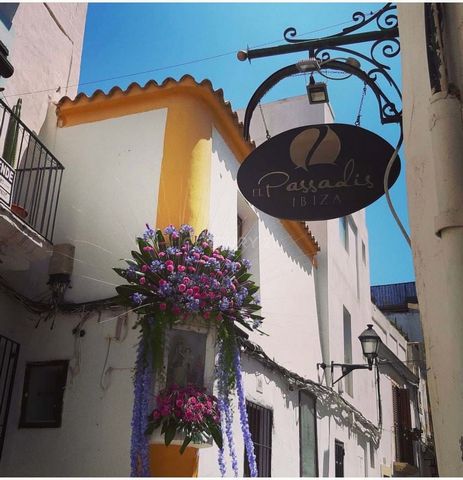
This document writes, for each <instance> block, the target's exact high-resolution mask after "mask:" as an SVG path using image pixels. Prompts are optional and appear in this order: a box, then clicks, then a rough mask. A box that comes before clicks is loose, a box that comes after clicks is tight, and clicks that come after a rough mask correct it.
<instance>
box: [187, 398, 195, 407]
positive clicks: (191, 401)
mask: <svg viewBox="0 0 463 480" xmlns="http://www.w3.org/2000/svg"><path fill="white" fill-rule="evenodd" d="M188 402H189V403H191V404H192V405H195V404H196V403H197V400H196V397H190V398H189V399H188Z"/></svg>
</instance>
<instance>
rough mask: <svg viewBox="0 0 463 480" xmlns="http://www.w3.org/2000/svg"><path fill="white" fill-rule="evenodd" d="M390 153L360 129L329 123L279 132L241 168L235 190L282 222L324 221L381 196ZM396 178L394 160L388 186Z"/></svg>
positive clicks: (397, 166) (391, 150) (384, 144)
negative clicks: (237, 188)
mask: <svg viewBox="0 0 463 480" xmlns="http://www.w3.org/2000/svg"><path fill="white" fill-rule="evenodd" d="M393 153H394V148H393V147H392V146H391V145H390V144H389V143H388V142H386V141H385V140H384V139H383V138H381V137H379V136H378V135H376V134H375V133H373V132H370V131H368V130H365V129H364V128H361V127H355V126H353V125H346V124H342V123H333V124H329V125H324V124H322V125H307V126H304V127H298V128H293V129H292V130H287V131H286V132H283V133H280V134H279V135H276V136H275V137H273V138H271V139H270V140H267V141H266V142H264V143H263V144H262V145H259V146H258V147H257V148H256V149H255V150H254V151H253V152H252V153H251V154H250V155H249V156H248V157H247V158H246V159H245V160H244V162H243V163H242V164H241V166H240V168H239V170H238V178H237V179H238V186H239V189H240V190H241V193H242V194H243V195H244V196H245V198H246V199H247V200H248V201H249V202H250V203H251V204H252V205H254V206H255V207H257V208H258V209H259V210H262V211H263V212H265V213H267V214H269V215H271V216H273V217H277V218H282V219H287V220H328V219H330V218H337V217H343V216H345V215H348V214H349V213H352V212H356V211H357V210H361V209H362V208H365V207H366V206H367V205H370V204H371V203H373V202H374V201H375V200H377V199H378V198H380V197H381V196H382V195H383V194H384V174H385V172H386V167H387V164H388V163H389V160H390V158H391V156H392V155H393ZM399 173H400V159H399V157H398V156H397V158H396V160H395V161H394V164H393V166H392V168H391V171H390V174H389V182H388V184H389V187H391V186H392V185H393V184H394V183H395V181H396V180H397V177H398V176H399Z"/></svg>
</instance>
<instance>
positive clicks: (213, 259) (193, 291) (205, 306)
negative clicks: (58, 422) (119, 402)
mask: <svg viewBox="0 0 463 480" xmlns="http://www.w3.org/2000/svg"><path fill="white" fill-rule="evenodd" d="M164 233H165V235H166V236H167V238H166V237H165V236H164V235H163V233H162V232H161V230H156V231H155V230H153V229H152V228H150V226H149V225H148V224H147V225H146V231H145V232H144V234H143V237H139V238H137V243H138V247H139V251H138V252H137V251H132V257H133V259H131V260H126V262H127V264H128V268H126V269H121V268H115V269H114V270H115V271H116V273H118V274H119V275H120V276H121V277H123V278H125V279H126V280H127V281H128V282H129V284H128V285H121V286H118V287H116V290H117V292H118V294H119V299H120V302H121V303H123V304H124V305H127V306H130V307H131V308H132V310H135V311H137V313H139V314H140V315H141V318H140V322H139V324H140V326H141V329H142V335H143V339H144V341H145V343H146V344H147V346H148V348H149V349H150V350H151V353H152V355H153V368H154V369H155V370H157V369H159V368H160V367H161V366H162V361H163V339H164V335H163V333H164V332H165V329H166V328H167V327H169V326H172V325H173V324H174V323H176V322H179V321H181V320H182V319H185V318H187V317H189V316H194V315H197V316H201V317H202V318H203V319H205V320H207V321H210V322H215V323H216V325H217V326H218V328H219V330H218V332H219V339H220V340H221V341H224V342H225V343H227V344H228V346H229V347H231V346H232V345H231V344H233V343H234V341H235V332H234V328H233V324H234V322H238V323H239V324H240V325H242V326H243V327H245V328H247V329H249V330H259V326H260V324H261V322H262V317H261V316H259V315H257V313H256V312H257V311H258V310H260V308H261V307H260V305H259V303H258V300H257V299H256V297H255V294H256V292H257V291H258V287H257V286H256V285H255V283H254V282H253V281H252V280H251V279H250V277H251V274H250V273H249V271H248V270H249V267H250V264H249V262H248V261H247V260H245V259H241V254H240V252H239V251H235V250H231V249H228V248H223V247H216V248H214V245H213V237H212V235H211V234H210V233H209V232H208V231H207V230H204V231H202V232H201V233H200V234H199V235H198V237H197V238H196V240H193V239H192V235H193V229H192V227H190V226H189V225H182V227H181V228H180V229H179V230H178V231H177V229H176V228H175V227H174V226H173V225H169V226H168V227H167V228H166V229H165V230H164ZM227 350H229V354H227V355H226V359H227V368H228V369H229V371H230V372H232V371H233V354H232V352H231V348H227ZM233 379H234V376H233V375H232V380H231V381H233Z"/></svg>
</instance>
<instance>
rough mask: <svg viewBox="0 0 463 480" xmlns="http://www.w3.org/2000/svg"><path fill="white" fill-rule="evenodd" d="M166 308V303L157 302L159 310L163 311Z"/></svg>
mask: <svg viewBox="0 0 463 480" xmlns="http://www.w3.org/2000/svg"><path fill="white" fill-rule="evenodd" d="M166 309H167V303H160V304H159V310H161V311H164V310H166Z"/></svg>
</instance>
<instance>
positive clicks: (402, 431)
mask: <svg viewBox="0 0 463 480" xmlns="http://www.w3.org/2000/svg"><path fill="white" fill-rule="evenodd" d="M392 408H393V412H394V430H395V456H396V460H397V461H398V462H405V463H408V464H410V465H414V461H413V440H412V436H411V429H412V420H411V415H410V394H409V392H408V390H407V389H406V388H399V387H396V386H395V385H394V386H393V387H392Z"/></svg>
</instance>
